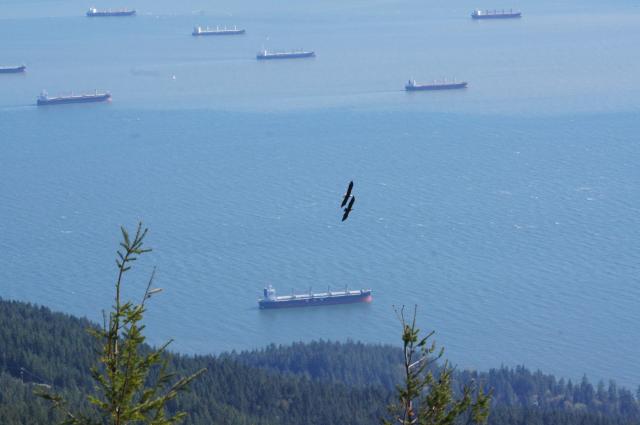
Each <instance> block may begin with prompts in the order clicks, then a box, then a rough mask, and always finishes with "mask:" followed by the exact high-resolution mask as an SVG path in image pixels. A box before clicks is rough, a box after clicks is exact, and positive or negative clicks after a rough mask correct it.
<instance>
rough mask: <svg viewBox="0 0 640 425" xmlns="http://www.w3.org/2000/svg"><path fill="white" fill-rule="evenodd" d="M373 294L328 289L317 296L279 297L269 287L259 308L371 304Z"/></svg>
mask: <svg viewBox="0 0 640 425" xmlns="http://www.w3.org/2000/svg"><path fill="white" fill-rule="evenodd" d="M371 292H372V291H371V289H359V290H355V291H351V290H349V289H348V288H345V289H344V291H331V290H329V288H327V292H320V293H317V294H314V293H312V292H311V291H309V293H307V294H293V293H292V294H291V295H284V296H277V295H276V290H275V288H274V287H273V286H271V285H269V286H267V287H266V288H264V298H261V299H259V300H258V306H259V307H260V308H261V309H269V308H287V307H312V306H320V305H333V304H352V303H360V302H371V301H372V296H371Z"/></svg>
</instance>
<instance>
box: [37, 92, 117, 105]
mask: <svg viewBox="0 0 640 425" xmlns="http://www.w3.org/2000/svg"><path fill="white" fill-rule="evenodd" d="M108 100H111V93H109V92H105V93H98V91H97V90H96V92H95V93H89V94H78V95H74V94H71V95H69V96H57V97H49V95H48V94H47V92H46V91H43V92H42V93H41V94H40V96H38V106H44V105H60V104H65V103H89V102H106V101H108Z"/></svg>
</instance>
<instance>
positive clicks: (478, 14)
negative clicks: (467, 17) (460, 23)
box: [471, 9, 522, 19]
mask: <svg viewBox="0 0 640 425" xmlns="http://www.w3.org/2000/svg"><path fill="white" fill-rule="evenodd" d="M471 17H472V18H473V19H509V18H521V17H522V12H518V11H514V10H513V9H509V10H504V9H502V10H480V9H476V10H474V11H473V13H472V14H471Z"/></svg>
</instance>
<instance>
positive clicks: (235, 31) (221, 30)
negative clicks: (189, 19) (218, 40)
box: [191, 26, 245, 36]
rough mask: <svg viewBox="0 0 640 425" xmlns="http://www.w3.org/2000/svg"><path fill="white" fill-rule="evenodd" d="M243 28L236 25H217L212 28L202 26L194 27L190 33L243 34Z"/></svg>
mask: <svg viewBox="0 0 640 425" xmlns="http://www.w3.org/2000/svg"><path fill="white" fill-rule="evenodd" d="M244 33H245V30H243V29H238V27H236V26H234V27H233V28H227V27H224V28H220V27H218V26H216V27H215V29H213V28H209V27H206V28H203V27H195V28H194V29H193V32H192V33H191V34H192V35H194V36H198V35H238V34H244Z"/></svg>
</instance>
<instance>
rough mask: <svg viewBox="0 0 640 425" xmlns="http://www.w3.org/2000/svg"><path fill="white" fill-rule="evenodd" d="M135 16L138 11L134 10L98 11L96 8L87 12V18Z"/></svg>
mask: <svg viewBox="0 0 640 425" xmlns="http://www.w3.org/2000/svg"><path fill="white" fill-rule="evenodd" d="M135 14H136V11H135V10H132V9H117V10H111V9H107V10H98V9H96V8H95V7H92V8H91V9H89V10H88V11H87V16H88V17H90V18H94V17H105V16H133V15H135Z"/></svg>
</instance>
